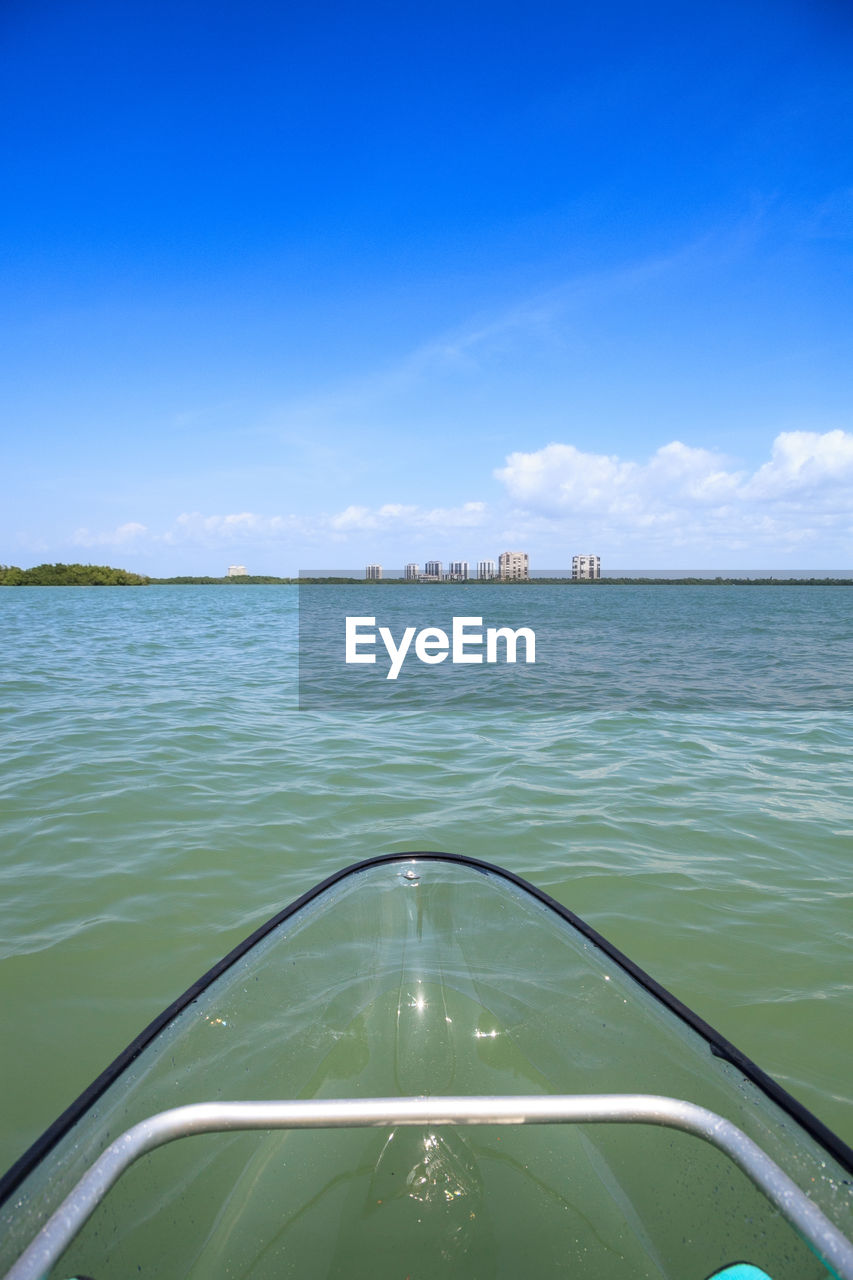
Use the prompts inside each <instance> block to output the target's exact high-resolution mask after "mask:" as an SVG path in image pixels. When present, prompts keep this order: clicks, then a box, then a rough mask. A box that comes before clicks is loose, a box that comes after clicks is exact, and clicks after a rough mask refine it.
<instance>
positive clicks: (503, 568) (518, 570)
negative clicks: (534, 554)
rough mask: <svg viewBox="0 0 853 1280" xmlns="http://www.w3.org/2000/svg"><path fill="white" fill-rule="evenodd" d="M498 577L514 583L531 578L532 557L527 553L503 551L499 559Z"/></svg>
mask: <svg viewBox="0 0 853 1280" xmlns="http://www.w3.org/2000/svg"><path fill="white" fill-rule="evenodd" d="M498 576H499V577H501V578H507V579H511V580H514V581H521V580H523V579H525V578H529V577H530V557H529V555H528V554H527V552H526V551H502V552H501V554H500V556H499V557H498Z"/></svg>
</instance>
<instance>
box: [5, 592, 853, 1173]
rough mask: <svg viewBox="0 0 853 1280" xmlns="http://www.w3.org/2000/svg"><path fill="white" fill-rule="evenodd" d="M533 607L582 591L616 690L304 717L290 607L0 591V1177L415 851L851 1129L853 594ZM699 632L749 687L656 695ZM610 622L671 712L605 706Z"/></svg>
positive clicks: (248, 598)
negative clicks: (229, 980) (632, 643)
mask: <svg viewBox="0 0 853 1280" xmlns="http://www.w3.org/2000/svg"><path fill="white" fill-rule="evenodd" d="M536 592H537V593H539V594H538V599H539V601H540V604H539V605H537V608H543V609H547V611H548V613H549V614H550V616H551V619H552V623H553V626H554V627H555V628H556V630H557V631H558V632H559V628H560V626H561V625H562V622H561V618H562V616H563V615H562V614H561V610H567V609H568V608H569V607H571V608H574V609H577V608H578V604H577V601H578V599H579V598H580V596H581V595H583V596H584V597H586V598H587V600H588V601H590V602H593V603H588V604H587V605H584V606H583V607H584V608H586V609H593V608H594V609H595V610H597V611H598V612H596V613H595V614H594V616H593V614H589V615H588V616H587V617H586V620H585V624H588V625H589V626H590V627H592V626H593V624H594V631H595V636H596V655H597V660H598V662H599V675H601V672H604V671H609V672H611V673H613V678H614V680H615V681H617V685H614V686H613V688H614V689H615V692H614V693H613V696H609V697H603V698H598V697H594V698H593V697H584V698H579V699H577V701H576V703H575V704H574V706H572V705H567V703H566V700H565V698H562V699H560V698H556V697H555V698H550V697H549V695H548V691H547V689H542V688H540V689H538V692H537V690H536V688H534V686H531V689H532V690H533V694H532V696H531V697H530V698H529V699H524V698H521V699H515V700H513V701H511V702H510V703H508V702H507V701H506V699H505V698H504V697H503V695H502V693H501V688H500V686H499V685H495V686H494V689H493V691H492V693H491V695H490V692H489V689H488V688H485V687H483V688H481V689H480V690H479V691H478V697H477V699H476V704H472V703H469V702H467V701H466V699H465V698H464V697H462V698H460V697H452V698H448V697H442V698H437V699H435V701H434V702H432V701H430V699H426V700H422V702H421V703H420V704H419V705H418V706H417V707H416V708H409V709H408V710H407V709H405V708H403V709H402V710H401V709H400V708H395V707H394V706H393V705H391V704H389V703H387V702H386V701H379V702H378V703H377V704H376V706H374V707H371V705H370V704H369V702H368V701H365V700H364V699H360V700H359V702H358V705H353V706H352V707H351V708H350V709H349V710H348V709H347V708H346V706H344V707H341V706H340V705H328V706H325V705H320V706H318V707H316V708H314V709H310V710H303V711H299V710H297V687H296V658H297V626H296V611H297V599H296V589H295V588H288V587H266V588H265V587H257V588H246V589H243V590H234V589H231V588H228V587H222V588H218V587H198V588H193V587H174V588H169V587H158V588H154V587H152V588H147V589H139V590H130V589H128V590H122V589H112V590H107V589H97V588H93V589H87V588H80V589H50V588H29V589H17V590H13V589H8V590H5V591H3V592H0V637H2V654H3V662H2V676H1V677H0V679H1V680H2V683H0V714H2V722H1V723H0V734H1V735H2V738H0V750H1V751H2V774H0V803H1V804H2V829H0V877H2V893H0V926H2V927H0V936H1V937H2V940H3V941H2V948H3V950H2V961H3V963H2V968H0V982H2V991H3V1010H4V1035H3V1044H4V1051H3V1054H2V1094H0V1096H2V1108H3V1123H2V1151H0V1163H2V1164H3V1165H4V1166H5V1165H6V1164H8V1163H10V1162H11V1161H12V1159H14V1158H15V1157H16V1156H17V1155H18V1154H19V1153H20V1151H21V1150H22V1149H23V1148H24V1147H25V1146H26V1145H27V1144H28V1143H29V1142H30V1141H31V1140H32V1139H33V1138H34V1137H36V1136H37V1134H38V1133H39V1132H40V1131H41V1130H42V1129H43V1128H44V1127H45V1126H46V1125H47V1124H48V1123H49V1122H50V1121H51V1120H52V1119H53V1118H54V1117H55V1116H56V1114H57V1113H58V1112H59V1111H60V1110H61V1109H62V1107H64V1106H65V1105H66V1104H67V1103H68V1102H69V1101H70V1100H71V1099H72V1098H73V1097H74V1096H76V1094H77V1093H78V1092H79V1091H80V1090H81V1089H82V1088H83V1087H84V1086H85V1085H86V1084H88V1083H89V1081H90V1080H91V1079H92V1078H93V1076H94V1075H96V1074H97V1073H98V1071H99V1070H100V1069H101V1068H102V1067H103V1066H104V1065H105V1063H106V1062H107V1061H108V1060H109V1059H110V1058H111V1057H112V1056H113V1055H114V1054H115V1053H116V1052H117V1051H118V1050H119V1049H121V1048H122V1047H123V1046H124V1044H126V1043H127V1042H128V1040H130V1039H131V1038H132V1036H133V1035H134V1034H135V1033H136V1032H137V1031H138V1030H139V1029H140V1027H141V1026H142V1025H143V1024H144V1023H145V1022H146V1021H147V1020H148V1019H149V1018H150V1017H152V1016H153V1015H154V1014H155V1013H157V1012H158V1011H159V1010H160V1009H161V1008H162V1007H163V1006H164V1005H166V1004H167V1003H168V1002H169V1001H170V1000H171V999H172V998H173V997H174V996H175V995H176V994H177V993H178V992H179V991H181V990H182V989H183V988H184V987H186V986H187V985H188V984H189V983H190V982H191V981H192V980H193V979H194V978H196V977H197V976H198V974H199V973H200V972H201V971H202V970H203V969H205V968H206V967H207V966H208V965H209V964H210V963H212V962H213V961H214V960H215V959H217V958H218V957H219V956H220V955H221V954H223V953H224V952H225V951H226V950H227V949H228V948H229V947H230V946H231V945H233V944H234V943H235V942H236V941H238V940H239V939H240V938H241V937H242V936H244V935H245V934H246V933H248V932H249V931H250V930H251V928H253V927H254V926H255V925H256V924H258V923H260V922H261V921H262V920H263V919H265V918H266V917H267V916H268V915H270V914H271V913H272V912H273V911H274V910H275V909H277V908H278V907H279V906H280V905H282V904H283V903H285V902H286V901H288V900H290V899H291V898H293V897H294V896H296V895H297V894H298V893H300V892H302V891H303V890H305V889H307V888H308V887H310V886H311V885H312V884H313V883H314V882H316V881H317V880H318V879H320V878H322V877H323V876H325V875H327V874H329V873H330V872H332V871H334V870H336V869H337V868H339V867H340V866H342V865H344V864H346V863H349V862H352V861H355V860H357V859H360V858H363V857H366V856H369V855H371V854H374V853H382V852H391V851H398V850H406V849H413V848H434V849H447V850H450V851H453V852H459V853H466V854H471V855H473V856H477V857H481V858H485V859H487V860H489V861H493V862H497V863H500V864H502V865H504V866H507V867H509V868H510V869H512V870H514V871H516V872H518V873H519V874H521V875H523V876H525V877H526V878H528V879H530V880H532V881H533V882H535V883H536V884H538V885H540V886H542V887H544V888H546V889H548V890H549V891H550V892H551V893H552V894H554V896H556V897H557V898H559V899H560V900H561V901H563V902H565V903H566V904H567V905H569V906H570V907H572V909H573V910H575V911H577V912H578V913H579V914H580V915H582V916H584V917H585V918H586V919H588V920H589V921H590V922H591V923H592V924H594V925H595V926H596V927H597V928H599V929H600V930H601V931H602V932H603V933H604V934H605V935H606V936H608V937H609V938H610V939H611V940H612V941H613V942H614V943H616V945H618V946H619V947H621V948H622V949H623V950H625V951H627V952H628V954H629V955H631V956H632V958H633V959H635V960H636V961H637V962H638V963H639V964H641V965H643V966H644V967H645V968H646V969H648V970H649V971H650V972H651V973H652V974H653V975H654V976H655V977H657V978H658V979H659V980H660V981H661V982H663V983H664V984H665V985H666V986H668V987H670V988H671V989H672V990H674V991H675V993H676V994H677V995H678V996H679V997H680V998H681V999H682V1000H684V1001H685V1002H686V1003H688V1004H689V1005H691V1006H692V1007H693V1008H694V1009H696V1011H697V1012H699V1013H700V1014H702V1015H703V1016H704V1017H705V1018H707V1019H708V1020H709V1021H710V1022H711V1023H712V1024H714V1025H715V1026H717V1027H718V1029H719V1030H720V1031H722V1032H723V1033H724V1034H725V1035H727V1036H728V1037H729V1038H730V1039H732V1040H733V1041H734V1042H735V1043H736V1044H737V1045H739V1047H740V1048H742V1049H743V1050H745V1051H746V1052H747V1053H748V1054H750V1055H751V1056H752V1057H753V1058H755V1059H756V1060H757V1061H758V1062H759V1063H760V1065H762V1066H763V1067H764V1068H765V1069H766V1070H768V1071H770V1072H771V1073H772V1074H773V1075H775V1076H776V1078H777V1079H779V1080H780V1081H781V1083H782V1084H783V1085H784V1086H785V1087H786V1088H788V1089H790V1090H791V1091H792V1092H793V1093H794V1094H795V1095H796V1096H798V1097H799V1098H800V1099H801V1100H802V1101H804V1102H805V1103H806V1105H807V1106H809V1107H811V1108H812V1109H813V1110H814V1111H815V1112H816V1113H817V1114H818V1115H819V1116H820V1118H821V1119H823V1120H824V1121H826V1122H827V1123H828V1124H829V1125H830V1126H831V1127H833V1128H834V1129H835V1130H836V1131H837V1132H838V1133H839V1134H840V1135H841V1136H842V1137H844V1138H846V1140H847V1141H848V1142H849V1141H851V1140H853V1109H851V1102H852V1101H853V1090H851V1084H850V1072H849V1060H850V1051H851V1048H853V1031H851V1026H853V1020H851V1016H850V1015H851V1005H853V999H852V998H851V932H853V928H852V927H851V926H853V912H851V901H850V899H851V891H850V888H849V873H848V866H849V849H850V839H849V837H850V831H851V825H852V824H851V813H853V803H851V801H852V800H853V796H851V793H852V792H853V786H851V771H850V761H851V745H853V716H851V712H850V706H851V703H850V701H849V699H848V698H847V695H846V690H847V685H848V683H849V681H850V679H851V665H853V664H851V663H849V662H847V661H846V658H847V657H848V656H849V653H850V650H849V647H847V646H849V643H850V641H849V637H850V634H851V631H853V629H851V627H850V625H849V622H850V616H849V615H850V610H851V608H853V594H851V593H850V592H849V591H846V590H843V589H835V590H833V589H832V588H789V587H786V588H767V589H764V588H749V589H743V588H740V589H738V588H716V587H714V588H709V587H699V588H689V587H679V588H675V589H672V588H670V589H667V590H666V592H665V595H662V592H661V588H656V587H624V588H622V587H620V588H612V589H610V590H609V591H608V592H607V593H606V598H605V593H604V592H596V593H594V596H593V593H586V592H584V593H578V592H574V593H569V594H567V593H566V591H565V589H561V588H547V587H543V588H536ZM545 592H551V593H552V594H551V595H550V596H546V595H545V594H542V593H545ZM561 592H562V593H561ZM676 592H677V594H675V593H676ZM570 597H571V599H573V600H574V601H575V603H574V604H571V605H570ZM484 598H485V597H483V596H481V595H478V597H477V608H478V609H480V608H483V609H485V608H486V606H485V605H484V604H483V603H482V601H483V599H484ZM673 610H675V612H674V613H673V612H672V611H673ZM575 621H576V620H575ZM721 622H722V623H724V624H725V631H726V637H727V638H726V645H727V648H726V657H725V661H726V664H727V669H728V670H731V669H732V664H734V665H735V667H736V668H737V669H738V670H739V671H740V673H741V674H740V676H739V682H740V689H741V692H742V698H740V699H738V698H737V697H732V696H731V690H729V695H728V696H727V697H726V698H721V699H720V700H719V702H717V701H715V700H714V698H713V697H705V698H703V699H699V700H698V701H696V700H694V701H691V699H690V698H685V697H683V696H676V694H679V693H680V692H683V688H684V687H685V686H684V683H682V684H681V685H679V683H678V681H679V677H680V674H681V675H683V677H684V680H685V681H686V680H687V677H688V676H689V677H690V679H691V680H693V679H694V678H695V677H696V674H697V672H698V673H700V674H701V673H702V670H703V664H705V665H706V666H707V664H709V663H710V662H711V656H709V652H708V649H707V647H705V646H703V644H702V637H703V635H705V634H709V633H710V631H711V630H712V629H713V628H715V627H719V625H720V624H721ZM566 625H567V631H568V620H567V624H566ZM668 626H669V628H670V629H669V631H668V630H667V628H668ZM644 628H645V632H644V630H643V629H644ZM675 628H677V632H678V634H679V635H681V636H684V635H688V636H690V637H691V641H690V644H689V645H688V646H687V647H682V648H681V649H680V650H678V651H677V652H673V650H672V646H671V645H670V644H669V643H668V640H669V638H671V636H672V635H673V634H674V629H675ZM628 630H630V634H632V635H636V634H646V635H648V636H649V637H651V638H650V639H649V641H648V643H647V644H646V645H645V647H644V651H643V661H644V662H645V663H646V664H647V667H648V669H649V670H651V671H654V670H655V664H656V661H658V665H659V666H660V664H666V667H667V670H668V671H669V673H670V675H671V677H672V686H671V687H672V689H673V696H672V697H671V698H668V697H667V696H665V691H664V693H663V694H662V693H661V690H660V689H657V690H656V691H655V694H654V696H651V695H650V696H649V697H647V698H644V697H637V696H635V695H636V690H637V685H636V683H634V684H633V685H632V687H631V688H627V689H623V690H621V692H620V687H618V676H619V672H620V659H621V658H622V657H624V650H625V637H626V634H627V632H628ZM780 636H781V637H782V638H783V639H784V645H785V646H787V650H786V652H787V653H788V655H789V657H790V659H791V661H790V662H789V663H788V665H787V668H786V669H785V670H782V667H784V666H785V662H784V659H785V653H784V652H783V653H781V654H780V651H779V637H780ZM738 637H741V638H742V647H741V648H740V649H739V648H738V643H739V641H738ZM632 660H633V661H634V662H639V658H638V657H637V655H636V654H635V655H634V657H633V659H632ZM714 661H715V662H716V663H717V664H719V662H720V653H719V652H717V653H716V656H715V657H714ZM679 663H680V664H681V665H682V667H683V671H681V672H679ZM796 663H800V664H801V667H802V670H803V673H804V680H805V678H806V677H807V681H806V685H807V687H806V689H805V693H806V695H808V696H803V697H801V698H794V697H793V696H791V678H792V670H794V666H792V664H796ZM738 664H739V666H738ZM780 664H781V666H780ZM806 666H807V668H808V670H806ZM744 672H746V674H744ZM749 672H754V673H755V678H756V681H758V680H759V677H760V683H761V696H760V697H752V696H751V690H750V688H749ZM709 674H710V675H711V676H713V674H714V673H713V672H710V673H709ZM777 676H778V679H779V681H780V687H782V686H783V685H784V687H785V689H786V693H785V696H784V697H780V698H779V699H778V700H776V702H774V700H773V698H772V697H768V688H769V689H770V690H771V691H772V688H773V680H774V679H775V678H777ZM566 678H568V677H566ZM706 687H707V686H706ZM632 690H633V694H634V696H632Z"/></svg>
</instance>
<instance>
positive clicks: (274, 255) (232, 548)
mask: <svg viewBox="0 0 853 1280" xmlns="http://www.w3.org/2000/svg"><path fill="white" fill-rule="evenodd" d="M0 51H1V52H0V57H2V65H0V86H2V87H0V98H2V102H0V120H2V121H3V122H4V123H3V125H2V156H0V159H1V160H2V173H3V175H4V176H3V187H4V192H3V198H2V201H0V236H2V242H3V246H4V263H5V266H4V271H3V276H2V284H0V299H2V303H0V306H2V311H1V312H0V323H2V332H0V414H2V422H3V452H2V458H3V467H2V477H1V478H0V483H2V490H1V491H0V492H2V498H1V499H0V562H4V563H14V564H20V565H24V566H27V565H31V564H35V563H38V562H40V561H43V560H83V561H93V562H97V563H102V562H106V563H112V564H116V565H120V566H122V567H126V568H131V569H136V570H138V571H141V572H149V573H152V574H170V573H214V574H218V573H221V572H223V570H224V568H225V566H226V565H227V564H229V563H232V562H235V561H237V562H240V563H244V564H246V565H247V567H248V568H249V569H250V571H254V572H258V573H281V574H290V573H294V572H296V570H297V569H298V568H300V567H324V566H332V565H335V566H337V565H352V566H360V565H362V564H363V563H365V562H366V561H368V560H374V559H378V560H380V561H382V562H384V563H386V564H389V565H400V564H402V563H404V562H405V561H408V560H417V561H421V562H422V561H423V560H424V559H426V558H439V559H443V560H445V561H447V560H449V559H451V558H453V559H456V558H467V559H469V560H472V561H474V560H477V559H479V558H482V557H490V558H494V557H496V556H497V554H498V552H499V551H501V550H505V549H509V548H518V549H524V550H528V551H529V552H530V554H531V559H532V563H533V565H534V567H541V568H546V567H548V568H555V567H560V566H564V565H565V564H567V563H568V562H569V561H570V557H571V555H572V553H573V552H578V551H586V550H590V551H595V552H598V553H599V554H600V555H601V556H602V560H603V563H604V565H605V568H607V567H621V568H691V567H692V568H718V567H731V568H751V567H768V568H771V567H773V568H775V567H779V568H785V567H790V568H810V567H813V568H847V567H850V565H851V560H853V413H851V408H853V378H851V368H853V365H851V321H853V290H851V253H850V250H851V237H853V17H851V12H850V9H849V6H848V5H847V3H846V0H809V2H808V3H806V2H805V0H803V2H800V0H773V3H757V2H754V0H739V2H738V3H727V2H726V0H723V2H722V3H718V4H715V5H714V6H696V5H690V4H685V3H683V2H680V3H677V4H669V3H656V2H655V0H650V2H649V3H644V4H640V3H624V2H619V3H610V4H607V3H603V4H600V5H597V6H591V5H587V4H584V5H580V4H574V3H572V2H571V0H563V2H562V3H554V4H552V3H543V2H541V0H528V2H527V3H525V4H521V3H518V2H515V3H499V2H497V0H491V2H490V3H488V4H486V3H479V2H477V3H466V2H465V0H455V3H452V4H451V3H443V2H440V3H434V4H432V5H430V6H405V5H399V4H391V3H371V2H370V0H365V2H364V3H359V4H358V5H356V4H335V3H332V4H325V5H322V4H312V5H308V4H300V3H289V4H286V5H284V4H278V3H277V4H271V3H270V4H267V3H252V2H251V0H249V2H248V3H243V4H241V5H239V6H238V5H237V4H236V3H228V2H225V3H222V2H220V3H214V2H212V0H205V3H188V2H187V0H173V2H172V3H170V4H166V3H163V2H162V0H146V3H145V4H141V3H135V2H134V0H130V2H129V3H123V4H119V5H117V4H115V3H114V0H109V3H101V2H100V0H97V2H96V0H74V2H73V3H72V0H5V3H4V4H3V5H2V6H0Z"/></svg>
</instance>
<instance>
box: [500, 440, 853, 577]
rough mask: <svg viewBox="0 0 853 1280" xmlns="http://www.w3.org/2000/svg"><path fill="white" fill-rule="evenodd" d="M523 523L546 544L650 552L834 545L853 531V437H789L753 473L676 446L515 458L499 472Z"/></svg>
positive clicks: (563, 447)
mask: <svg viewBox="0 0 853 1280" xmlns="http://www.w3.org/2000/svg"><path fill="white" fill-rule="evenodd" d="M495 475H496V477H497V478H498V479H499V480H500V481H501V483H502V484H503V485H504V486H505V488H506V490H507V492H508V493H509V495H510V496H511V498H512V499H513V500H514V501H515V503H516V504H517V507H518V510H517V512H516V517H517V519H518V520H519V521H521V522H522V523H523V522H524V521H525V520H526V521H527V522H528V525H527V527H528V529H529V530H530V531H531V532H533V531H534V530H537V531H538V532H539V534H540V535H544V534H545V533H546V529H547V528H548V527H549V526H550V527H551V529H552V530H553V531H556V530H557V529H558V528H559V529H560V530H562V531H563V532H564V533H571V534H573V535H574V536H576V537H577V536H579V535H580V533H581V532H582V533H583V535H584V536H585V537H589V538H596V539H597V540H598V541H602V540H604V541H605V542H608V541H609V545H611V546H613V547H615V546H619V545H623V546H625V547H627V548H630V547H631V545H632V539H633V538H636V537H637V536H641V537H643V538H644V540H645V545H646V546H647V547H649V548H651V547H652V545H657V546H660V547H663V546H664V545H667V546H672V547H676V546H677V547H684V548H687V547H691V546H693V547H696V548H700V547H701V548H712V547H715V548H718V549H720V550H743V549H749V548H754V549H755V550H756V551H757V552H758V551H762V552H763V551H765V550H767V551H770V552H778V551H780V550H782V551H784V550H792V551H793V550H796V549H797V548H798V547H803V548H804V549H805V550H807V549H808V547H809V546H811V545H815V546H817V545H818V544H822V545H828V543H831V542H835V544H836V545H840V544H839V538H841V539H849V538H850V535H851V532H853V434H851V433H849V432H845V431H841V430H836V431H828V432H824V433H819V432H815V431H789V432H783V433H781V434H780V435H778V436H777V437H776V439H775V440H774V442H773V447H772V451H771V456H770V459H769V460H768V461H767V462H765V463H763V464H762V465H761V466H759V467H758V468H757V469H756V470H755V471H754V472H752V473H749V472H747V471H746V470H743V469H738V468H736V467H734V466H732V464H731V463H730V462H729V460H728V459H726V458H724V457H723V456H722V455H720V454H717V453H713V452H711V451H710V450H707V449H700V448H694V447H691V446H689V445H685V444H682V443H681V442H680V441H677V440H676V441H673V442H672V443H670V444H666V445H664V446H662V447H661V448H660V449H658V450H657V451H656V452H655V453H654V454H653V455H652V456H651V457H650V458H649V459H648V460H646V461H644V462H637V461H634V460H626V459H623V458H620V457H619V456H617V455H612V454H596V453H586V452H584V451H582V450H580V449H578V448H577V447H576V446H575V445H571V444H549V445H547V446H546V447H545V448H543V449H539V450H536V451H534V452H532V453H521V452H519V453H513V454H510V455H509V457H508V458H507V459H506V464H505V466H503V467H501V468H499V469H498V470H497V471H496V472H495Z"/></svg>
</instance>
